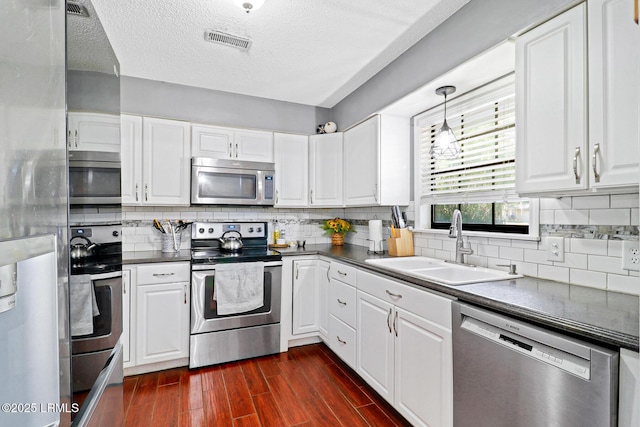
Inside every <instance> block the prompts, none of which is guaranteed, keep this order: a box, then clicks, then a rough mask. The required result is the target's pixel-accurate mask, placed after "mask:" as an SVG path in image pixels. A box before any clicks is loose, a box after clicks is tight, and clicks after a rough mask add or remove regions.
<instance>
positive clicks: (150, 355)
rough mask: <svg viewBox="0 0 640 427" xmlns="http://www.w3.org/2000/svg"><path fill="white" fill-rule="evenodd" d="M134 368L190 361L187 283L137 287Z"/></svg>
mask: <svg viewBox="0 0 640 427" xmlns="http://www.w3.org/2000/svg"><path fill="white" fill-rule="evenodd" d="M136 297H137V302H136V303H137V310H136V317H137V319H136V324H137V327H136V364H137V365H142V364H146V363H155V362H163V361H166V360H173V359H179V358H182V357H189V283H186V282H184V283H167V284H161V285H144V286H140V285H138V287H137V290H136Z"/></svg>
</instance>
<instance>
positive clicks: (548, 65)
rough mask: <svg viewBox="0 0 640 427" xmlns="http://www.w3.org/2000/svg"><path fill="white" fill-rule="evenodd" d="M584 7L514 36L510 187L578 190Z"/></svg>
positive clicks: (582, 176) (582, 180)
mask: <svg viewBox="0 0 640 427" xmlns="http://www.w3.org/2000/svg"><path fill="white" fill-rule="evenodd" d="M585 55H586V13H585V5H584V4H581V5H579V6H576V7H575V8H573V9H571V10H569V11H567V12H565V13H563V14H562V15H560V16H557V17H556V18H554V19H552V20H550V21H548V22H546V23H544V24H542V25H540V26H539V27H536V28H534V29H533V30H531V31H529V32H528V33H526V34H524V35H522V36H521V37H518V39H517V40H516V136H517V139H516V141H517V143H516V189H517V191H518V192H519V193H521V194H527V193H543V192H548V191H554V192H555V191H557V192H566V191H570V190H584V189H586V188H587V186H588V176H587V153H586V137H587V132H586V131H587V122H586V120H587V93H586V84H587V81H586V77H587V74H586V73H587V69H586V56H585Z"/></svg>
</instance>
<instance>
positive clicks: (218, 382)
mask: <svg viewBox="0 0 640 427" xmlns="http://www.w3.org/2000/svg"><path fill="white" fill-rule="evenodd" d="M206 378H207V381H208V385H209V386H210V388H209V389H207V390H204V391H203V404H204V408H205V412H204V413H205V421H206V423H205V425H207V426H230V425H231V408H230V406H229V399H228V397H227V390H226V389H225V385H224V380H223V379H222V371H221V370H220V369H217V370H211V371H208V372H207V373H206Z"/></svg>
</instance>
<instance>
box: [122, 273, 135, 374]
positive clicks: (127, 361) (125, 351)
mask: <svg viewBox="0 0 640 427" xmlns="http://www.w3.org/2000/svg"><path fill="white" fill-rule="evenodd" d="M130 319H131V270H126V269H123V270H122V335H121V336H120V342H121V343H122V361H123V363H124V367H125V368H126V367H128V366H130V365H131V364H132V363H131V359H132V358H131V333H130V330H131V320H130Z"/></svg>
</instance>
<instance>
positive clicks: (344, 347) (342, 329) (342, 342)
mask: <svg viewBox="0 0 640 427" xmlns="http://www.w3.org/2000/svg"><path fill="white" fill-rule="evenodd" d="M329 347H330V348H331V350H333V352H334V353H335V354H337V355H338V356H339V357H340V358H341V359H342V360H344V361H345V362H346V363H347V365H349V366H351V367H352V368H353V369H355V368H356V331H355V329H353V328H352V327H350V326H349V325H347V324H346V323H344V322H343V321H341V320H339V319H338V318H337V317H335V316H329Z"/></svg>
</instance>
